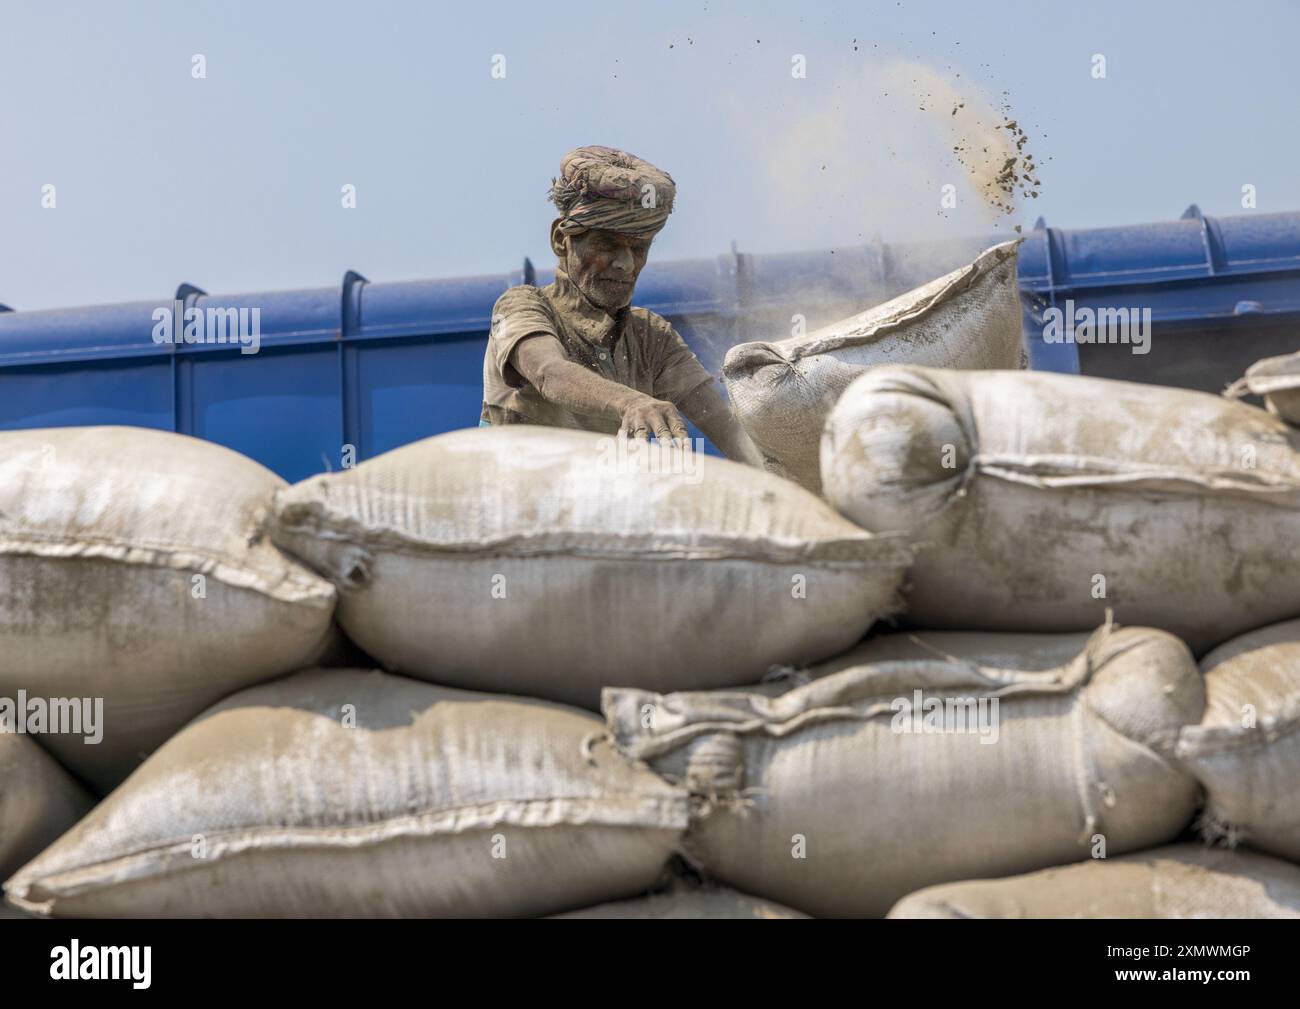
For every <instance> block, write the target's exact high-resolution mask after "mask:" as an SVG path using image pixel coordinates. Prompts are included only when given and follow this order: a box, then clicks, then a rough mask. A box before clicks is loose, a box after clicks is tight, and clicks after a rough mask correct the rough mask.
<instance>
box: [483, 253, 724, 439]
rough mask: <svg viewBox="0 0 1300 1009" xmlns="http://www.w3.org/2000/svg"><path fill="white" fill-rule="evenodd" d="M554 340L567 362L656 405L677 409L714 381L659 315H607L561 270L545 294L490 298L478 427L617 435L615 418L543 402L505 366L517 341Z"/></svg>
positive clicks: (529, 290)
mask: <svg viewBox="0 0 1300 1009" xmlns="http://www.w3.org/2000/svg"><path fill="white" fill-rule="evenodd" d="M535 333H547V334H550V335H552V336H554V337H555V338H556V339H557V340H559V341H560V344H561V345H562V346H563V347H564V352H565V354H567V355H568V357H569V360H571V361H573V362H575V363H577V364H581V365H582V366H583V367H586V368H590V369H591V370H592V371H594V372H596V373H598V374H599V375H601V376H602V377H604V378H607V379H609V380H610V381H613V382H618V383H619V384H620V385H625V386H627V387H628V388H631V389H636V390H637V391H638V392H643V393H645V394H646V395H647V396H653V397H654V398H655V399H662V400H667V401H668V402H670V403H674V404H676V403H680V402H681V401H682V400H683V399H685V398H686V397H687V396H688V395H689V394H690V393H692V392H694V391H695V390H696V389H698V388H699V387H700V386H701V385H703V384H704V383H706V382H711V381H713V376H712V375H710V374H709V372H708V371H707V370H706V369H705V367H704V365H702V364H700V361H699V358H697V357H696V356H695V354H694V353H693V352H692V351H691V349H690V347H688V346H686V341H685V340H683V339H682V338H681V336H680V335H679V334H678V333H677V331H676V330H675V329H673V327H672V325H671V324H670V323H669V322H668V320H667V319H665V318H664V317H663V316H661V315H656V314H655V313H654V312H651V311H649V310H647V309H644V308H632V307H628V308H624V309H620V310H619V311H618V312H617V313H615V314H614V315H610V314H609V313H607V312H605V311H604V310H603V309H601V308H599V307H598V306H596V305H593V304H592V303H591V302H589V301H588V300H587V299H586V298H585V297H583V295H582V293H581V292H580V291H579V290H578V289H577V288H576V287H575V286H574V284H573V283H572V281H570V280H569V278H568V276H567V275H566V274H565V272H564V271H563V270H562V269H557V270H556V271H555V283H553V284H548V285H547V286H546V287H533V286H532V285H529V284H521V285H520V286H518V287H512V288H510V290H508V291H506V293H505V294H503V295H501V297H500V298H498V299H497V303H496V305H494V306H493V308H492V330H491V333H490V334H489V336H488V345H487V352H486V353H485V354H484V355H483V411H482V415H481V418H480V419H481V420H482V421H487V422H488V423H490V424H492V425H494V426H495V425H498V424H544V425H548V426H551V427H569V428H578V429H580V430H584V431H596V432H598V433H601V434H616V433H617V432H618V429H619V423H620V418H619V417H618V416H616V415H613V414H609V415H603V416H595V415H590V416H589V415H582V416H579V415H577V414H574V413H572V412H571V411H569V410H567V409H565V408H564V407H562V406H558V405H556V404H555V403H551V402H549V401H548V400H546V399H544V398H543V397H542V396H541V394H540V393H539V392H538V391H537V390H536V389H535V388H534V387H533V386H532V384H531V383H529V382H528V381H527V380H526V379H525V378H524V377H523V376H522V375H520V374H519V372H518V371H516V370H515V368H514V366H513V365H512V364H511V363H510V354H511V352H512V351H513V350H514V349H515V346H516V345H517V344H518V343H519V341H520V340H522V339H524V338H525V337H528V336H532V335H533V334H535Z"/></svg>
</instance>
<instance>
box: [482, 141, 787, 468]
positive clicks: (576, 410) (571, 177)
mask: <svg viewBox="0 0 1300 1009" xmlns="http://www.w3.org/2000/svg"><path fill="white" fill-rule="evenodd" d="M675 195H676V185H675V184H674V182H673V180H672V178H671V177H670V176H669V175H668V174H667V173H666V172H663V171H660V170H659V169H658V168H656V167H655V166H654V165H651V164H650V163H649V162H646V161H643V160H641V159H640V158H638V157H635V156H634V155H631V154H628V153H627V152H625V151H619V150H615V149H613V148H609V147H580V148H578V149H577V150H574V151H570V152H569V153H568V154H566V155H565V156H564V158H563V160H562V161H561V162H560V175H559V178H557V179H552V180H551V193H550V199H551V201H552V202H553V203H554V204H555V207H556V210H557V211H558V212H559V215H560V216H559V217H557V218H556V219H555V220H554V221H553V222H552V223H551V249H552V250H553V251H554V252H555V255H556V259H557V260H558V261H557V263H556V267H555V282H554V283H553V284H548V285H547V286H546V287H542V288H538V287H534V286H532V285H530V284H521V285H519V286H518V287H512V288H510V289H509V290H508V291H506V292H505V293H504V294H503V295H501V297H500V298H498V299H497V303H496V305H495V306H494V307H493V309H492V329H491V333H490V335H489V337H488V346H487V352H486V353H485V354H484V357H483V411H482V414H481V416H480V424H481V425H489V426H493V427H495V426H498V425H503V424H543V425H549V426H552V427H568V428H579V429H582V430H586V431H596V432H600V433H604V434H617V433H621V434H623V435H625V436H627V437H631V438H649V437H650V436H653V437H654V438H655V439H656V440H658V441H661V442H676V443H680V444H682V445H684V446H689V436H688V433H687V429H686V424H685V423H684V422H683V420H682V416H683V415H685V417H687V418H689V419H690V420H691V421H692V422H693V423H694V424H695V425H696V427H698V428H699V429H700V431H702V432H703V433H704V435H705V436H706V437H707V438H708V439H709V440H710V441H712V442H713V444H714V445H716V446H717V447H718V448H719V449H720V450H721V451H722V453H723V454H724V455H726V456H727V457H728V458H729V459H735V460H737V461H740V462H745V463H749V464H750V465H754V466H761V465H762V459H761V456H760V455H759V453H758V450H757V449H756V448H755V447H754V445H753V443H752V442H751V441H750V440H749V437H748V435H746V434H745V431H744V429H743V428H742V427H741V426H740V423H739V422H738V421H737V420H736V417H735V414H733V413H732V411H731V406H730V404H728V402H727V400H726V399H725V398H724V397H723V395H722V393H721V392H720V391H719V390H718V388H717V386H716V385H715V384H714V381H713V376H712V375H710V374H709V372H708V370H707V369H705V367H704V366H703V365H702V364H701V363H700V361H699V359H698V358H697V357H696V356H695V354H694V353H692V351H691V349H690V348H689V347H688V346H687V345H686V342H685V341H684V340H683V339H682V338H681V336H680V335H678V333H677V331H676V330H675V329H673V327H672V325H671V324H670V323H669V322H668V320H666V319H665V318H663V316H660V315H656V314H655V313H654V312H651V311H649V310H647V309H644V308H634V307H632V305H631V302H632V292H633V289H634V288H635V286H636V281H637V277H638V276H639V275H640V273H641V268H642V267H643V266H645V262H646V257H647V256H648V255H649V253H650V244H651V242H653V241H654V237H655V235H656V234H658V232H659V229H660V228H662V227H663V226H664V223H665V222H666V221H667V220H668V215H669V213H671V212H672V207H673V198H674V196H675Z"/></svg>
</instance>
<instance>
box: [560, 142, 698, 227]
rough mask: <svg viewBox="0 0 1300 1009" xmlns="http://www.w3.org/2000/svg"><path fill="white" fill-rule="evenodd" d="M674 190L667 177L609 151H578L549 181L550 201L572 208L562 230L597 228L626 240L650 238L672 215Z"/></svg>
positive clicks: (632, 156)
mask: <svg viewBox="0 0 1300 1009" xmlns="http://www.w3.org/2000/svg"><path fill="white" fill-rule="evenodd" d="M676 195H677V185H676V183H674V182H673V180H672V176H670V175H669V174H668V173H667V172H664V171H661V170H660V169H658V168H656V167H655V166H654V165H652V164H650V162H648V161H642V160H641V159H640V158H638V157H637V156H636V155H635V154H628V153H627V151H620V150H617V149H615V148H613V147H579V148H577V149H576V150H572V151H570V152H569V153H568V154H566V155H565V156H564V158H563V160H561V162H560V177H559V178H558V179H552V180H551V200H552V201H554V203H555V205H556V206H557V207H561V208H563V207H564V205H565V203H566V202H567V201H568V200H573V204H572V206H571V207H570V208H569V211H568V213H567V214H565V215H564V217H563V219H562V220H561V221H560V229H561V230H562V231H566V232H571V231H580V230H584V229H586V228H602V229H604V230H607V231H622V232H625V233H627V234H631V235H644V234H653V233H654V232H656V231H658V230H659V229H660V228H662V227H663V226H664V224H665V223H666V222H667V220H668V215H669V214H670V213H672V209H673V197H674V196H676Z"/></svg>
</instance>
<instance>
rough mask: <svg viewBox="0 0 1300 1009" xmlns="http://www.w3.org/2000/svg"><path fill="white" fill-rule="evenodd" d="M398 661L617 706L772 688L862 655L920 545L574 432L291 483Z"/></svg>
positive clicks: (301, 510)
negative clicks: (784, 671) (612, 695)
mask: <svg viewBox="0 0 1300 1009" xmlns="http://www.w3.org/2000/svg"><path fill="white" fill-rule="evenodd" d="M274 537H275V541H276V543H278V544H279V545H280V546H281V547H283V548H284V549H286V550H288V551H290V552H292V553H293V554H295V555H297V556H298V557H301V558H302V559H303V560H305V561H306V562H307V563H308V564H309V565H311V566H312V567H314V568H315V569H316V570H318V571H320V572H323V573H325V574H326V575H328V576H329V577H330V578H331V579H333V580H334V581H335V582H336V583H337V585H338V587H339V589H340V602H339V610H338V619H339V623H340V624H341V625H342V626H343V629H344V630H345V631H346V632H347V633H348V635H349V636H351V637H352V638H353V640H355V641H356V642H357V644H358V645H360V646H361V647H362V648H364V649H365V651H366V652H367V653H369V654H370V655H373V656H374V657H375V658H376V659H378V660H379V661H380V662H381V663H383V664H384V665H386V666H387V667H389V668H392V669H396V670H400V671H402V672H405V673H409V674H411V675H413V676H419V677H422V678H427V679H430V680H433V681H434V682H437V683H446V684H449V685H451V686H459V687H467V688H472V689H475V690H494V691H503V692H505V693H514V694H525V695H528V696H533V697H544V698H549V699H552V700H558V701H564V702H567V703H572V704H578V705H582V706H585V707H589V708H592V709H593V710H597V709H598V708H599V700H600V689H601V687H603V686H607V685H615V686H620V685H622V686H638V687H645V688H649V689H658V690H674V689H680V688H686V687H715V686H726V685H732V684H740V683H750V682H753V681H755V680H757V679H759V677H761V676H762V675H763V673H764V672H765V671H766V670H767V668H768V667H769V666H770V665H772V664H774V663H789V662H810V661H816V660H818V659H821V658H825V657H826V656H828V655H833V654H835V653H836V652H839V651H842V650H843V649H845V648H847V647H848V646H849V645H851V644H853V642H855V641H857V640H858V639H859V638H861V637H862V635H863V633H864V632H865V631H866V630H867V628H868V627H869V626H871V624H872V623H873V622H874V621H876V620H877V619H878V618H880V617H882V616H884V615H886V614H888V613H890V612H891V611H892V610H893V608H894V606H895V605H896V603H895V600H896V593H897V589H898V586H899V582H900V580H901V574H902V571H903V569H904V567H905V566H906V564H907V563H908V561H909V560H910V551H909V549H908V548H907V546H906V545H905V544H904V543H903V541H902V539H901V537H875V536H872V535H870V534H868V533H864V532H863V531H862V530H861V529H859V528H857V527H856V526H854V525H853V523H851V522H849V521H847V520H846V519H844V518H842V517H841V516H839V515H837V514H836V513H835V511H834V510H833V509H832V508H831V507H830V506H829V505H827V504H826V503H825V502H824V501H820V500H818V499H817V498H816V497H814V496H813V495H811V494H809V493H808V492H806V491H804V490H802V489H800V488H798V487H795V486H793V485H791V484H790V483H789V482H788V481H785V480H781V479H779V478H777V477H774V476H771V475H770V474H766V473H763V472H761V471H760V470H757V469H754V468H751V467H748V466H743V465H740V464H739V463H733V462H730V461H728V460H725V459H719V458H716V457H711V456H705V455H703V454H696V453H691V452H688V451H683V450H681V449H670V448H667V447H664V448H662V449H661V448H660V447H659V446H657V445H654V446H648V445H647V444H646V443H634V442H620V441H619V440H618V439H616V438H613V437H606V436H602V435H597V434H592V433H589V432H585V431H567V430H561V429H559V428H544V427H531V426H523V425H520V426H509V427H500V428H490V429H489V428H475V429H471V430H465V431H454V432H451V433H450V434H444V435H439V436H438V437H435V438H429V439H427V440H425V441H421V442H417V443H415V444H413V445H407V446H405V447H403V448H400V449H397V450H395V451H393V452H389V453H388V454H386V455H383V456H380V457H378V458H376V459H372V460H370V461H368V462H365V463H362V464H361V465H360V466H357V467H356V468H355V469H351V470H346V471H344V472H341V473H330V474H324V475H321V476H317V477H313V478H311V479H310V480H307V481H305V482H303V483H300V484H297V485H295V486H293V487H291V488H289V489H287V490H285V491H282V492H281V493H280V494H278V495H276V518H275V530H274Z"/></svg>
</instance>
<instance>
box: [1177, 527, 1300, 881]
mask: <svg viewBox="0 0 1300 1009" xmlns="http://www.w3.org/2000/svg"><path fill="white" fill-rule="evenodd" d="M1279 546H1280V544H1279ZM1201 671H1202V672H1203V673H1204V674H1205V698H1206V705H1205V717H1204V718H1203V719H1201V722H1200V724H1199V725H1195V726H1189V727H1188V728H1186V729H1184V730H1183V732H1182V736H1181V738H1180V740H1179V746H1178V755H1179V756H1180V757H1181V758H1182V759H1183V761H1184V762H1185V763H1186V764H1187V766H1188V767H1189V768H1190V769H1191V771H1192V773H1193V774H1195V775H1196V776H1197V777H1198V778H1199V779H1200V780H1201V783H1202V784H1203V785H1204V786H1205V792H1206V802H1205V815H1204V817H1203V819H1202V829H1203V831H1204V832H1205V833H1206V834H1207V835H1208V836H1209V837H1211V838H1213V839H1216V840H1217V839H1223V840H1226V841H1227V842H1228V843H1230V844H1236V843H1238V842H1244V843H1246V844H1248V845H1250V846H1251V847H1254V848H1260V849H1262V850H1264V851H1268V852H1271V853H1273V854H1275V855H1282V856H1283V857H1285V858H1289V859H1292V860H1294V861H1300V620H1288V621H1286V622H1285V623H1281V624H1275V625H1273V626H1272V627H1265V628H1263V629H1261V630H1258V631H1252V632H1251V633H1249V634H1244V635H1242V636H1241V637H1239V638H1235V639H1233V640H1232V641H1229V642H1227V643H1226V644H1224V645H1221V646H1219V647H1218V648H1216V649H1215V650H1214V651H1212V652H1211V653H1210V654H1209V655H1207V656H1206V657H1205V658H1204V659H1203V660H1202V661H1201Z"/></svg>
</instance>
